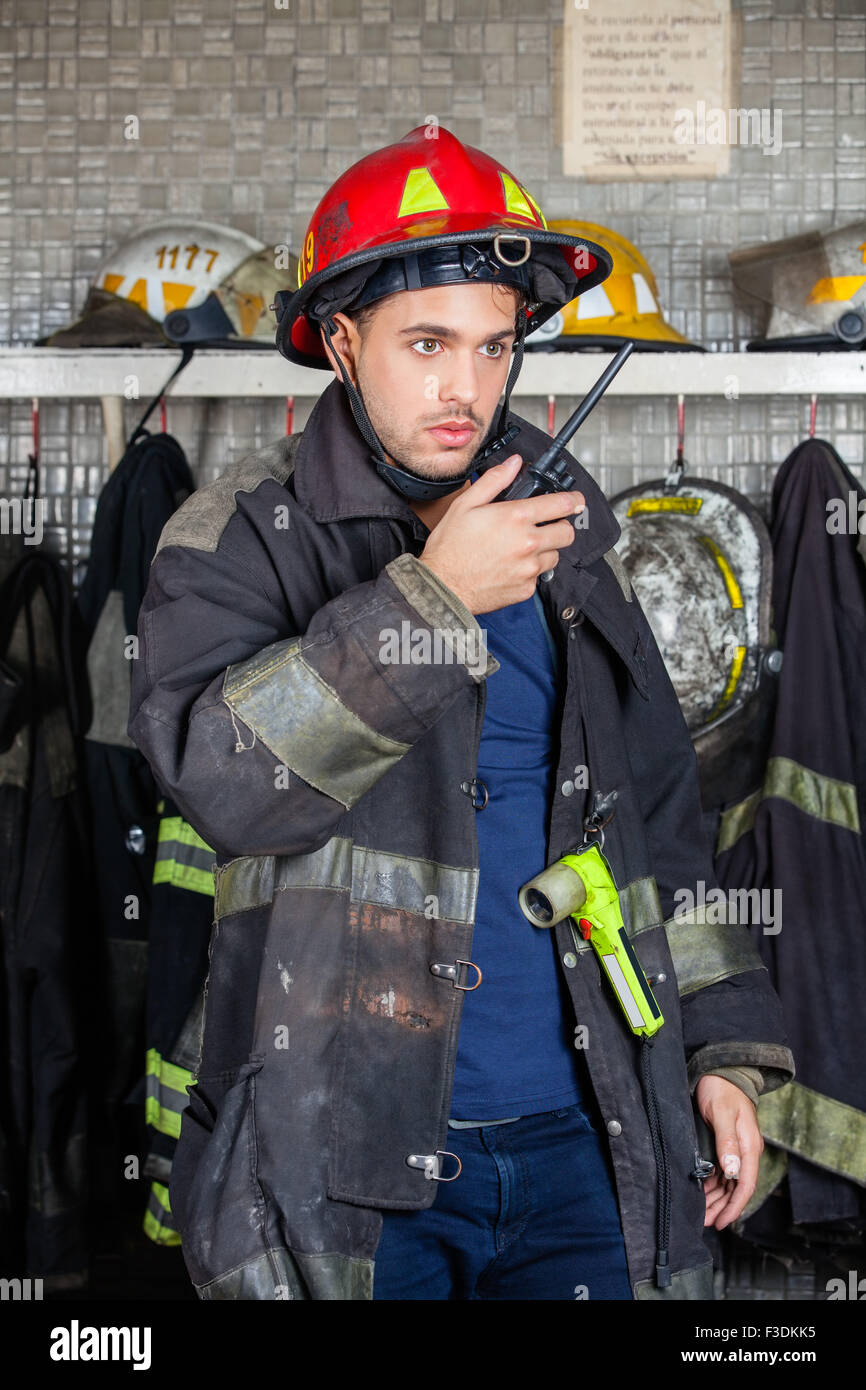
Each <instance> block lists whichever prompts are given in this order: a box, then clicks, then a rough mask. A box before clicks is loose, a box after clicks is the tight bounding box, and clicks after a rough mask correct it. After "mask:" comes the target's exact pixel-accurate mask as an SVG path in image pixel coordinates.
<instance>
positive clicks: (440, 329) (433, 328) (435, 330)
mask: <svg viewBox="0 0 866 1390" xmlns="http://www.w3.org/2000/svg"><path fill="white" fill-rule="evenodd" d="M410 333H412V334H414V335H415V336H416V337H417V336H418V335H419V334H424V335H425V336H427V337H429V338H453V337H455V333H454V329H453V328H446V327H445V325H444V324H441V323H413V325H412V327H411V328H401V329H400V333H399V335H398V336H399V337H401V338H403V337H408V335H409V334H410ZM516 336H517V335H516V332H515V330H514V329H513V328H503V329H502V330H501V331H500V332H499V333H491V335H490V337H489V338H485V339H484V340H483V341H484V342H485V343H492V342H495V341H497V340H498V339H500V338H514V337H516Z"/></svg>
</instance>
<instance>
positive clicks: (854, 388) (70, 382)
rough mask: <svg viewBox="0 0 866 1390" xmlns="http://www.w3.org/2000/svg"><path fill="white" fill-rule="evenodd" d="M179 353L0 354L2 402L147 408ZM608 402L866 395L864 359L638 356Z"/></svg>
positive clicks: (252, 356)
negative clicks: (125, 403)
mask: <svg viewBox="0 0 866 1390" xmlns="http://www.w3.org/2000/svg"><path fill="white" fill-rule="evenodd" d="M609 355H612V354H608V353H595V352H591V353H572V352H542V353H527V354H526V355H525V357H524V362H523V368H522V370H521V372H520V375H519V377H518V379H517V384H516V386H515V388H514V391H513V393H512V394H513V398H514V397H521V396H542V397H546V396H548V395H556V396H581V395H583V394H584V393H585V392H586V391H587V390H588V389H589V387H590V386H591V385H592V383H593V382H594V381H595V379H596V378H597V376H598V375H599V372H600V371H601V368H602V366H603V364H604V362H605V361H607V359H608V357H609ZM178 361H179V357H178V355H177V354H176V353H175V352H174V350H172V349H170V348H166V349H165V350H151V349H117V348H94V349H91V350H90V351H87V352H83V351H69V350H66V351H59V350H54V349H51V348H33V347H26V348H16V347H3V348H0V399H19V398H20V399H24V398H27V397H34V396H35V397H38V398H39V399H40V400H51V399H67V400H69V399H77V400H93V399H98V398H104V397H115V398H120V399H123V398H124V397H125V398H126V399H128V400H133V399H140V400H142V401H147V400H148V399H150V397H152V396H154V395H155V394H156V393H157V391H159V390H160V388H161V387H162V385H163V383H164V382H165V380H166V378H167V377H168V375H169V373H170V371H171V369H172V366H173V365H175V364H176V363H177V362H178ZM332 380H333V376H332V374H331V373H330V372H324V371H316V370H314V369H311V368H307V367H297V366H295V365H294V364H293V363H291V362H287V361H286V360H285V358H283V357H280V356H279V354H278V353H277V352H276V350H274V351H273V352H267V351H262V352H256V351H247V352H244V351H237V352H225V351H218V350H215V349H203V350H201V351H200V352H197V353H196V355H195V357H194V358H193V360H192V362H191V363H190V364H189V365H188V366H187V368H186V370H185V371H184V372H182V373H181V375H180V376H179V377H178V379H177V381H175V382H173V383H172V385H171V387H170V389H169V394H170V395H171V396H174V397H185V398H190V397H206V398H208V397H209V398H222V399H230V398H235V399H243V398H251V397H252V398H255V397H258V398H268V397H270V398H285V397H286V396H295V397H296V398H298V397H300V398H301V399H304V398H315V397H317V396H319V395H321V393H322V391H323V390H324V389H325V387H326V386H327V385H328V383H329V382H330V381H332ZM606 394H607V395H608V396H624V397H635V396H642V397H643V396H677V395H683V396H707V397H721V398H722V399H730V400H736V399H739V398H742V397H744V396H774V395H782V396H811V395H814V394H818V395H835V396H860V395H866V351H864V352H765V353H752V352H706V353H697V352H682V353H680V352H646V353H634V355H633V356H632V357H631V358H630V359H629V361H628V362H627V363H626V365H625V366H624V367H623V369H622V371H621V372H620V373H619V375H618V376H617V377H616V378H615V379H614V381H613V382H612V383H611V385H610V387H609V388H608V391H607V393H606Z"/></svg>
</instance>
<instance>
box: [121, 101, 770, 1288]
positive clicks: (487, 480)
mask: <svg viewBox="0 0 866 1390" xmlns="http://www.w3.org/2000/svg"><path fill="white" fill-rule="evenodd" d="M609 272H610V258H609V257H608V255H607V253H606V252H605V251H604V250H603V248H601V247H600V246H598V245H597V244H595V243H593V242H591V241H586V240H583V239H581V238H578V237H573V236H569V235H567V234H563V233H557V232H552V231H550V230H549V229H548V228H547V224H546V222H545V219H544V217H543V215H542V213H541V211H540V209H539V207H538V205H537V203H536V202H535V200H534V199H533V198H532V197H531V195H530V194H529V192H528V191H527V190H526V188H525V187H524V186H523V185H522V184H521V182H520V181H519V180H518V179H517V178H516V177H515V176H514V175H512V174H511V173H510V172H509V171H508V170H506V169H505V168H503V166H501V165H500V164H499V163H498V162H497V161H496V160H494V159H491V158H490V157H488V156H487V155H485V154H483V153H482V152H481V151H479V150H476V149H473V148H471V147H468V146H464V145H463V144H462V143H461V142H460V141H459V140H457V139H456V138H455V137H454V136H453V135H452V134H451V133H450V132H448V131H446V130H444V129H442V128H441V127H435V128H430V127H428V128H424V127H419V128H418V129H416V130H413V131H411V132H409V133H408V134H407V135H406V136H404V138H403V139H402V140H400V141H398V142H397V143H396V144H394V145H391V146H389V147H387V148H385V149H383V150H379V151H376V152H375V153H374V154H371V155H369V156H367V157H365V158H364V159H362V160H360V161H359V162H358V163H357V164H356V165H354V166H353V167H352V168H351V169H349V170H348V171H347V172H346V173H344V174H343V175H342V176H341V177H340V178H339V179H338V180H337V182H336V184H335V185H334V186H333V187H332V188H331V189H330V190H329V192H328V193H327V194H326V195H325V197H324V198H323V199H322V201H321V203H320V204H319V207H318V208H317V209H316V212H315V213H314V215H313V218H312V220H311V223H310V227H309V231H308V234H307V236H306V238H305V240H304V244H303V247H302V248H301V256H300V268H299V287H298V290H297V291H296V292H295V293H294V294H292V295H286V294H284V293H281V294H279V295H278V296H277V301H276V312H277V318H278V327H277V344H278V346H279V347H280V350H281V351H282V352H283V354H284V355H285V356H287V357H288V358H290V359H291V360H293V361H295V362H301V363H305V364H306V365H309V366H314V367H319V368H323V369H326V370H330V371H332V372H333V374H334V380H333V381H332V382H331V383H330V385H329V386H328V387H327V389H326V390H325V391H324V392H323V393H322V395H321V397H320V398H319V400H318V402H317V404H316V406H315V408H314V410H313V412H312V414H311V416H310V419H309V421H308V422H307V425H306V427H305V429H304V430H303V431H302V432H301V433H299V434H296V435H293V436H291V437H290V438H289V439H287V440H281V441H279V442H278V443H276V444H274V445H272V446H269V447H268V448H266V449H264V450H261V451H259V452H257V453H255V454H252V455H250V456H249V457H248V458H246V459H245V460H243V461H242V462H240V463H239V464H236V465H234V466H232V467H230V468H229V469H227V470H226V472H225V473H224V474H223V475H222V477H220V478H219V479H217V480H216V482H214V483H212V484H211V485H209V486H207V487H205V488H202V489H201V490H199V491H198V492H197V493H196V494H194V496H193V497H192V498H191V499H189V501H188V502H186V503H185V504H184V505H183V506H182V507H181V508H180V509H179V511H178V512H177V513H176V515H175V516H174V517H173V518H172V520H171V521H170V522H169V524H168V525H167V526H166V528H165V530H164V532H163V534H162V536H161V538H160V543H159V547H158V550H157V554H156V557H155V559H154V562H153V565H152V568H151V574H150V584H149V588H148V592H147V595H146V597H145V601H144V603H143V605H142V609H141V613H140V617H139V637H140V651H141V658H140V660H139V661H138V662H137V663H135V671H134V675H133V682H134V688H133V693H132V700H131V711H130V722H129V732H130V735H131V737H133V738H134V739H135V741H136V742H137V743H138V745H139V746H140V747H141V748H142V750H143V751H144V752H145V754H146V756H147V757H148V759H149V760H150V763H151V766H152V768H153V771H154V775H155V777H156V778H157V780H158V781H159V782H160V785H161V787H162V789H163V791H164V792H165V794H166V795H168V796H170V797H171V798H172V800H173V801H174V803H175V804H176V805H177V806H178V808H179V810H180V812H181V814H182V815H183V816H184V817H185V818H186V820H187V821H188V822H189V823H190V824H191V825H192V826H193V827H194V829H195V831H196V833H197V834H198V835H200V836H201V837H202V839H203V840H204V841H205V842H206V843H207V844H208V845H209V846H212V847H213V849H214V852H215V856H216V868H215V896H214V928H213V935H212V938H211V944H210V966H209V974H208V981H207V989H206V997H205V1005H204V1020H203V1032H202V1051H201V1059H200V1065H199V1067H198V1069H197V1072H196V1084H195V1085H194V1086H191V1087H190V1088H189V1106H188V1108H187V1109H186V1110H185V1111H184V1114H183V1117H182V1122H181V1134H180V1139H179V1142H178V1147H177V1152H176V1155H175V1159H174V1163H173V1165H172V1172H171V1180H170V1198H171V1210H172V1214H173V1217H174V1220H175V1222H176V1224H177V1228H178V1230H179V1231H180V1232H181V1235H182V1242H183V1252H184V1257H185V1259H186V1263H187V1267H188V1269H189V1272H190V1276H191V1279H192V1281H193V1283H194V1285H195V1287H196V1290H197V1292H198V1294H199V1296H200V1297H201V1298H202V1299H208V1300H210V1299H270V1298H313V1299H371V1298H374V1297H375V1298H394V1299H428V1298H436V1299H439V1298H441V1299H445V1298H460V1299H473V1298H514V1297H520V1298H530V1299H549V1298H550V1299H559V1298H568V1299H573V1298H575V1297H578V1298H580V1297H589V1298H612V1299H621V1300H623V1299H633V1298H638V1299H640V1298H660V1299H666V1298H677V1299H679V1298H696V1299H701V1298H709V1297H712V1287H713V1281H712V1257H711V1254H710V1251H709V1250H708V1248H707V1245H706V1244H705V1242H704V1239H703V1228H704V1224H705V1223H708V1224H714V1225H715V1226H716V1228H721V1227H722V1226H725V1225H727V1224H729V1223H730V1222H731V1221H732V1220H733V1219H734V1218H735V1217H736V1216H737V1215H738V1214H739V1212H740V1211H741V1210H742V1208H743V1206H744V1205H745V1203H746V1201H747V1199H748V1197H749V1195H750V1193H751V1191H752V1190H753V1188H754V1183H755V1178H756V1174H757V1166H758V1158H759V1154H760V1149H761V1138H760V1134H759V1131H758V1127H757V1124H756V1119H755V1101H756V1099H757V1096H758V1094H759V1093H760V1092H761V1091H770V1090H772V1089H774V1088H776V1087H778V1086H780V1085H782V1084H783V1083H784V1082H785V1081H787V1080H788V1079H789V1078H790V1077H791V1075H792V1074H793V1062H792V1058H791V1054H790V1051H789V1049H788V1047H787V1044H786V1040H785V1036H784V1031H783V1027H782V1022H781V1014H780V1008H779V1003H778V999H777V997H776V996H775V994H774V992H773V990H772V988H771V986H770V984H769V981H768V976H767V972H766V969H765V968H764V967H763V966H762V964H761V961H760V959H759V957H758V955H757V953H756V951H755V949H754V947H753V946H752V944H751V942H750V940H749V937H748V933H747V932H746V931H745V929H743V928H739V927H736V926H734V927H730V926H727V925H724V924H721V925H720V924H717V923H715V922H713V921H712V920H710V918H709V916H708V914H706V913H705V912H704V911H703V909H702V908H701V907H700V906H699V905H697V904H698V900H699V897H700V889H701V886H702V884H703V885H704V886H705V887H706V888H710V887H713V886H714V885H715V880H714V878H713V872H712V860H711V857H710V853H709V847H708V846H707V845H706V843H705V842H704V839H703V837H702V834H701V830H700V804H699V796H698V785H697V776H696V764H695V756H694V752H693V749H692V745H691V741H690V738H689V734H688V729H687V727H686V725H685V722H684V720H683V717H682V714H681V712H680V710H679V706H678V703H677V698H676V694H675V692H674V689H673V687H672V685H671V682H670V679H669V677H668V676H667V674H666V672H665V669H664V665H663V663H662V660H661V657H660V654H659V651H658V648H657V646H656V644H655V641H654V639H653V637H652V633H651V630H650V628H649V625H648V623H647V621H646V619H645V617H644V615H643V613H642V611H641V608H640V605H639V603H638V601H637V599H636V598H635V596H634V594H633V593H632V591H631V586H630V583H629V580H628V576H627V575H626V573H625V570H624V567H623V565H622V562H621V561H620V560H619V557H618V556H617V554H616V550H615V548H614V547H615V544H616V541H617V539H618V537H619V527H618V525H617V523H616V521H615V519H614V517H613V513H612V512H611V509H610V507H609V506H608V504H607V502H606V500H605V498H604V496H603V495H602V493H601V491H600V490H599V488H598V486H597V485H596V483H595V482H594V480H593V479H592V477H591V476H590V475H589V474H588V473H586V472H585V470H583V469H582V468H581V466H580V465H579V464H578V462H577V461H576V460H575V459H574V458H573V457H572V456H571V455H569V454H566V455H565V457H566V458H567V460H568V466H569V468H570V470H571V471H572V473H573V476H574V478H575V482H576V488H575V490H574V491H573V492H569V493H559V494H547V495H542V496H538V497H535V498H532V499H530V500H529V501H527V502H502V501H500V502H497V501H495V499H496V497H497V495H498V494H499V493H500V492H501V491H502V490H503V488H504V487H505V485H506V483H507V482H508V481H510V480H511V478H513V476H514V475H515V472H516V469H517V467H518V461H519V459H534V458H537V457H538V456H539V455H540V454H541V452H542V451H543V449H544V447H545V445H546V443H547V442H548V441H547V437H546V436H545V435H544V434H543V433H542V432H541V431H540V430H538V429H536V428H535V427H534V426H532V425H531V424H530V423H529V422H527V421H526V420H524V419H522V418H521V417H520V416H517V415H514V414H513V413H511V412H510V410H509V394H510V391H511V388H512V386H513V383H514V379H515V377H516V375H517V372H518V371H519V370H520V365H521V360H522V348H523V340H524V337H525V335H526V333H527V332H529V331H533V330H534V329H535V328H537V327H538V326H539V325H540V324H541V323H543V322H544V320H545V319H546V318H548V317H550V316H551V315H552V314H553V313H555V312H556V310H558V309H559V308H561V307H562V306H563V305H564V304H567V303H569V302H570V301H571V300H572V299H573V298H574V297H575V295H578V294H580V293H581V292H584V291H585V290H587V289H590V288H592V286H593V285H595V284H599V283H601V281H603V279H604V278H605V276H606V275H607V274H608V273H609ZM503 388H504V397H503V400H502V405H501V407H500V408H499V409H498V410H497V406H498V403H499V398H500V395H501V394H502V392H503ZM509 443H510V444H511V446H512V449H513V450H514V451H515V453H514V454H513V455H512V456H511V457H510V458H509V457H506V458H505V459H504V461H503V462H501V463H500V462H498V461H497V462H494V463H492V465H491V466H490V467H489V468H487V467H486V464H487V462H488V460H489V458H493V459H494V460H496V459H498V458H499V457H502V456H503V455H505V456H508V455H509V453H510V451H509V448H508V447H507V446H508V444H509ZM491 446H496V447H495V449H494V452H493V453H492V454H491V455H488V456H487V457H482V456H483V455H484V454H485V451H486V450H487V449H488V448H490V447H491ZM482 462H484V463H485V471H482V470H480V469H479V467H478V465H479V464H481V463H482ZM576 506H577V507H578V508H579V510H578V511H576V510H575V507H576ZM587 520H588V524H587ZM487 627H489V630H490V633H489V642H485V641H483V640H482V638H483V635H484V634H483V629H485V628H487ZM485 818H486V819H485ZM582 843H588V844H596V843H597V844H599V845H600V846H601V845H603V849H604V854H605V856H606V857H607V862H608V864H609V865H610V870H611V873H612V875H613V877H614V878H615V882H616V885H617V889H618V902H619V906H620V908H621V912H622V919H623V922H624V924H625V931H626V933H627V937H628V940H629V941H630V944H631V949H632V952H633V956H634V959H635V961H636V962H637V963H638V966H639V968H640V969H642V971H643V972H644V973H645V975H646V977H647V978H648V980H649V981H650V982H651V983H652V988H653V991H654V993H655V997H656V998H657V1000H658V1003H659V1006H660V1009H661V1011H662V1013H663V1016H664V1026H662V1027H661V1028H660V1030H659V1031H657V1032H656V1033H655V1035H654V1037H653V1038H652V1039H651V1042H650V1044H649V1045H648V1044H647V1043H645V1042H641V1041H639V1039H638V1038H637V1037H636V1035H635V1032H634V1031H633V1030H632V1028H631V1027H630V1026H629V1023H628V1020H627V1019H626V1018H625V1017H624V1015H623V1012H622V1010H621V1009H620V1008H619V1006H618V1004H617V1001H616V999H615V998H614V996H613V995H612V994H611V991H610V990H609V988H608V986H607V982H606V981H604V980H603V979H602V974H601V970H600V967H599V963H598V958H597V956H596V954H595V952H594V951H593V950H592V949H590V943H589V941H588V939H586V938H585V937H584V935H583V934H582V931H580V930H578V925H577V923H576V922H575V921H574V920H573V919H572V918H568V919H567V920H563V921H561V922H558V923H557V924H556V925H555V926H553V927H551V928H550V929H544V928H543V927H537V926H532V925H530V924H529V923H528V922H527V920H526V919H525V918H524V917H523V916H522V914H521V912H520V909H519V906H518V899H517V894H518V890H519V889H520V887H521V885H522V884H524V883H526V881H527V880H528V879H529V878H530V877H531V876H532V875H533V874H535V873H538V872H539V871H540V870H541V869H542V868H544V867H545V865H549V864H552V863H554V862H555V861H557V860H558V859H560V858H561V857H562V856H563V855H564V854H566V853H568V852H569V851H570V850H572V849H573V848H574V847H575V845H579V844H582ZM682 890H686V891H690V892H691V893H692V895H693V897H694V900H695V903H696V905H695V906H694V907H693V908H691V909H689V910H686V911H678V910H676V906H677V900H678V895H679V893H680V892H681V891H682ZM692 1093H694V1095H695V1100H696V1103H697V1106H698V1108H699V1109H700V1112H701V1114H702V1116H703V1117H704V1119H705V1120H706V1121H707V1123H708V1125H709V1126H710V1127H711V1129H712V1130H713V1131H714V1142H715V1150H716V1152H715V1159H716V1161H717V1163H718V1165H719V1170H720V1171H718V1172H713V1173H712V1176H710V1177H707V1170H708V1168H709V1167H710V1165H709V1164H708V1163H707V1162H706V1161H705V1160H703V1159H702V1157H701V1154H700V1152H699V1151H698V1143H697V1136H696V1121H695V1112H694V1109H693V1103H692ZM737 1171H738V1173H739V1176H738V1178H737V1177H736V1176H735V1175H736V1174H737Z"/></svg>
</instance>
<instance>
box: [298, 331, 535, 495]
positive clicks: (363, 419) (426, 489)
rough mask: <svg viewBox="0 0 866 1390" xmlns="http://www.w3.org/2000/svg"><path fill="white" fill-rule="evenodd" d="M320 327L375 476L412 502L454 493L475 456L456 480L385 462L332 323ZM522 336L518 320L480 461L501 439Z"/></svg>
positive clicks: (517, 369)
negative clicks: (494, 424)
mask: <svg viewBox="0 0 866 1390" xmlns="http://www.w3.org/2000/svg"><path fill="white" fill-rule="evenodd" d="M322 327H323V328H324V330H325V336H326V338H327V340H328V346H329V347H330V348H331V351H332V353H333V355H334V358H335V360H336V363H337V366H338V367H339V369H340V375H341V376H342V378H343V385H344V386H345V388H346V392H347V395H348V397H349V405H350V407H351V410H352V414H353V415H354V417H355V423H356V425H357V426H358V429H359V430H360V431H361V434H362V435H363V437H364V439H365V440H366V441H367V443H368V444H369V445H370V448H371V449H372V451H373V452H372V454H371V462H372V463H373V464H374V466H375V468H376V472H377V473H378V474H379V476H380V477H382V478H384V479H385V482H386V483H388V484H389V485H390V486H391V487H392V488H393V489H394V490H395V492H399V493H400V494H401V496H403V497H408V498H409V499H410V500H411V501H413V502H427V501H432V500H434V499H435V498H437V497H447V496H448V494H449V493H451V492H456V491H457V489H458V488H461V487H462V486H463V484H464V483H465V482H466V479H467V478H468V477H469V475H470V473H471V472H472V470H473V469H474V468H475V466H476V461H477V460H478V457H479V456H478V454H476V456H475V458H473V460H472V462H471V463H470V464H469V465H468V466H467V468H466V469H465V470H464V472H463V473H461V474H460V476H459V478H441V479H434V478H419V477H417V476H416V474H414V473H409V472H407V470H406V469H405V468H398V467H397V465H396V464H394V463H389V462H388V460H387V459H386V457H385V450H384V449H383V447H382V443H381V440H380V439H379V436H378V435H377V434H376V431H375V430H374V429H373V426H372V424H371V423H370V417H369V416H368V414H367V411H366V409H365V407H364V402H363V400H362V398H361V393H360V391H359V390H358V389H357V387H356V386H355V385H354V384H353V382H352V379H351V377H350V376H349V373H348V372H347V371H346V368H345V365H344V363H343V359H342V356H341V355H340V353H339V352H337V351H336V350H335V349H334V347H333V344H332V342H331V338H332V336H333V334H334V333H336V331H337V323H336V320H335V319H333V318H331V317H330V316H328V318H326V319H325V320H324V322H323V324H322ZM525 332H526V320H525V319H522V321H521V324H520V327H519V328H518V330H517V337H516V339H515V348H514V355H513V359H512V362H511V368H510V370H509V373H508V380H507V381H506V383H505V396H504V399H503V401H502V407H501V409H500V412H499V425H498V430H497V434H496V435H495V436H494V438H493V439H491V441H490V443H489V444H487V445H485V447H484V449H482V450H481V451H480V453H481V456H482V457H486V455H487V454H489V453H491V452H492V451H493V449H495V448H498V447H499V445H500V443H501V441H502V436H503V435H504V433H505V429H506V425H507V420H508V398H509V396H510V395H511V390H512V388H513V386H514V383H515V381H516V380H517V375H518V373H519V371H520V368H521V366H522V365H523V340H524V335H525Z"/></svg>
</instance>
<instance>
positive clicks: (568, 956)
mask: <svg viewBox="0 0 866 1390" xmlns="http://www.w3.org/2000/svg"><path fill="white" fill-rule="evenodd" d="M562 963H563V965H567V966H568V968H569V970H573V969H574V967H575V966H576V965H577V956H575V955H573V953H572V952H571V951H566V953H565V955H564V956H563V957H562Z"/></svg>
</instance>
